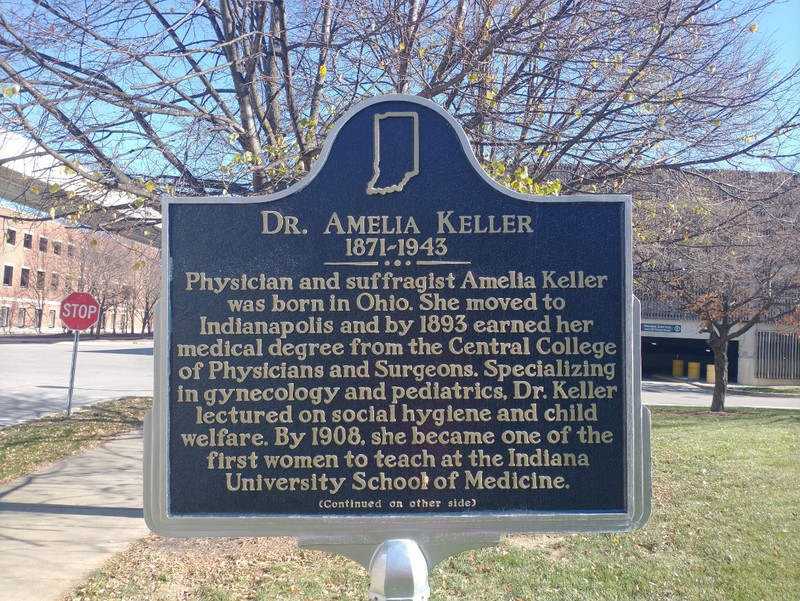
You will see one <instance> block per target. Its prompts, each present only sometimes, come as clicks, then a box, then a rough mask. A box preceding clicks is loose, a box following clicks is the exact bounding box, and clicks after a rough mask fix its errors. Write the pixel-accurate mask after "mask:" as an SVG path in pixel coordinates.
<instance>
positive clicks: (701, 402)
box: [642, 380, 800, 409]
mask: <svg viewBox="0 0 800 601" xmlns="http://www.w3.org/2000/svg"><path fill="white" fill-rule="evenodd" d="M642 402H643V403H644V404H645V405H679V406H684V407H705V408H706V409H708V408H709V407H711V390H707V389H704V388H699V387H697V386H694V385H693V384H689V383H688V382H670V381H665V380H645V381H644V382H642ZM725 407H727V408H733V407H760V408H769V409H800V396H791V397H777V396H750V395H739V394H728V395H726V396H725Z"/></svg>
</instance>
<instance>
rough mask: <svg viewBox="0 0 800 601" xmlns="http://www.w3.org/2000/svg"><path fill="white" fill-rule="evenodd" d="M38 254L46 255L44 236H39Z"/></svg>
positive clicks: (45, 239)
mask: <svg viewBox="0 0 800 601" xmlns="http://www.w3.org/2000/svg"><path fill="white" fill-rule="evenodd" d="M39 252H41V253H46V252H47V238H45V237H44V236H39Z"/></svg>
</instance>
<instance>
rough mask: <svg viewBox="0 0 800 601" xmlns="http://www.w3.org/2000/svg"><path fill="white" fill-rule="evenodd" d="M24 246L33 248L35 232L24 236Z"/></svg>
mask: <svg viewBox="0 0 800 601" xmlns="http://www.w3.org/2000/svg"><path fill="white" fill-rule="evenodd" d="M22 246H24V247H25V248H33V234H25V235H24V236H23V237H22Z"/></svg>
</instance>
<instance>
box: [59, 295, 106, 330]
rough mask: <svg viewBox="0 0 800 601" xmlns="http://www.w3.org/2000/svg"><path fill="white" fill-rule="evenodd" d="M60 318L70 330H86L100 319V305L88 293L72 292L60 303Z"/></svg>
mask: <svg viewBox="0 0 800 601" xmlns="http://www.w3.org/2000/svg"><path fill="white" fill-rule="evenodd" d="M60 317H61V323H63V324H64V325H65V326H67V327H68V328H69V329H70V330H87V329H89V328H91V327H92V326H93V325H94V324H95V322H97V318H98V317H100V303H98V302H97V300H96V299H95V298H94V297H93V296H92V295H91V294H89V293H88V292H73V293H72V294H70V295H69V296H68V297H67V298H65V299H64V300H62V301H61V314H60Z"/></svg>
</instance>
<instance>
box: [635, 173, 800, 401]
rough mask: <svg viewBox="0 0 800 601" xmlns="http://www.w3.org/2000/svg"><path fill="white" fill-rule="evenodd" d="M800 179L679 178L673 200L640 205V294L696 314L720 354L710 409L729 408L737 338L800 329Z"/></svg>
mask: <svg viewBox="0 0 800 601" xmlns="http://www.w3.org/2000/svg"><path fill="white" fill-rule="evenodd" d="M799 177H800V176H797V175H794V176H792V175H782V174H773V173H748V174H736V173H732V172H727V173H725V174H723V176H719V174H714V173H708V174H693V175H688V174H673V176H672V177H670V178H669V183H668V186H667V187H668V189H669V190H670V191H671V196H670V197H669V198H668V199H665V198H663V197H662V198H660V199H651V200H641V199H640V202H639V207H638V211H637V233H638V235H639V236H640V240H639V244H638V245H637V253H638V255H639V257H638V259H639V266H640V268H639V269H638V282H637V284H638V287H639V290H640V292H641V293H642V294H644V295H645V296H650V297H651V298H658V299H659V300H661V301H662V302H663V303H665V304H666V305H667V306H669V307H671V308H673V309H677V310H680V311H686V312H690V313H694V314H696V315H697V316H698V318H699V320H700V322H701V324H702V328H703V331H704V332H705V333H707V334H708V340H707V342H708V345H709V347H710V348H711V350H712V352H713V354H714V367H715V375H716V378H715V383H714V394H713V397H712V403H711V410H712V411H724V408H725V392H726V389H727V385H728V344H729V343H730V342H731V341H732V340H735V339H736V338H738V337H740V336H742V335H744V334H745V333H746V332H748V331H749V330H751V329H752V328H753V327H754V326H755V325H757V324H759V323H763V322H767V321H773V322H785V323H787V324H790V323H794V324H800V236H798V232H800V179H799ZM723 181H724V182H725V184H724V185H721V184H720V182H723ZM798 332H800V330H798Z"/></svg>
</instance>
